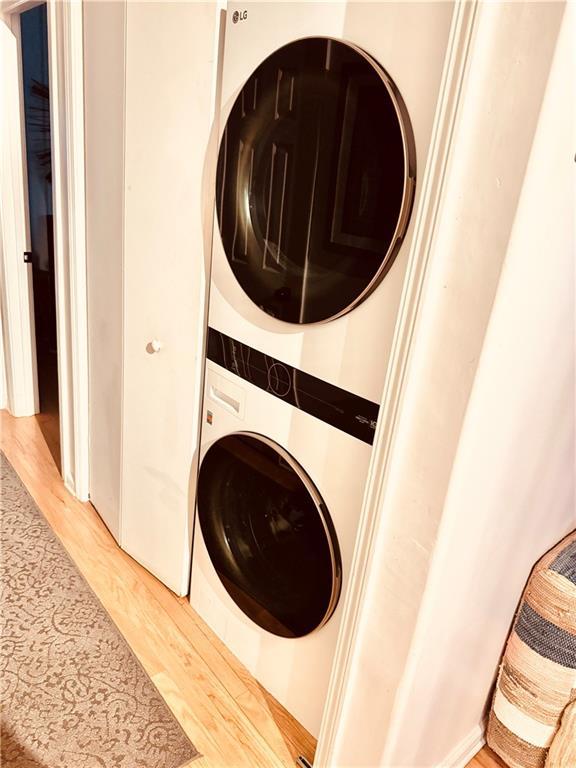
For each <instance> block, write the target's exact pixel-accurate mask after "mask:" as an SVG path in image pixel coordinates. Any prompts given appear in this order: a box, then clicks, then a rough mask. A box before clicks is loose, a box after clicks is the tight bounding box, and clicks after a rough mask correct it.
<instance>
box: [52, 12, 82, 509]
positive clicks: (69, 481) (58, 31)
mask: <svg viewBox="0 0 576 768" xmlns="http://www.w3.org/2000/svg"><path fill="white" fill-rule="evenodd" d="M48 40H49V64H50V92H51V99H50V105H51V123H52V168H53V172H52V177H53V189H52V196H53V210H54V269H55V277H56V316H57V326H58V385H59V397H60V444H61V453H62V476H63V478H64V483H65V485H66V487H67V488H68V489H69V490H70V491H71V492H72V493H74V495H76V496H77V497H78V498H79V499H81V500H83V501H85V500H87V499H88V495H89V452H88V448H89V443H88V328H87V314H88V306H87V295H86V214H85V183H84V63H83V38H82V3H81V0H68V2H66V3H61V2H57V0H48Z"/></svg>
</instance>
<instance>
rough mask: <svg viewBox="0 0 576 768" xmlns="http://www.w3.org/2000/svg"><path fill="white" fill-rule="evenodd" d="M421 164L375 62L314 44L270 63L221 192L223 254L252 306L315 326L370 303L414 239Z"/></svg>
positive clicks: (235, 117)
mask: <svg viewBox="0 0 576 768" xmlns="http://www.w3.org/2000/svg"><path fill="white" fill-rule="evenodd" d="M414 155H415V153H414V142H413V137H412V131H411V127H410V122H409V119H408V115H407V112H406V109H405V107H404V104H403V102H402V99H401V97H400V95H399V93H398V91H397V89H396V88H395V87H394V85H393V83H392V82H391V81H390V79H389V78H388V76H387V75H386V73H385V72H384V70H383V69H382V68H381V67H380V66H379V65H378V64H376V62H374V61H373V60H372V59H371V58H370V57H369V56H368V55H367V54H365V53H364V52H362V51H360V50H359V49H357V48H355V47H353V46H351V45H348V44H345V43H341V42H338V41H335V40H331V39H328V38H307V39H305V40H299V41H297V42H294V43H290V44H289V45H286V46H284V47H283V48H281V49H279V50H278V51H276V52H275V53H273V54H272V55H271V56H270V57H269V58H268V59H266V60H265V61H264V62H263V63H262V64H261V65H260V66H259V67H258V69H257V70H256V71H255V72H254V73H253V74H252V76H251V77H250V79H249V80H248V81H247V83H246V84H245V85H244V87H243V89H242V91H241V92H240V94H239V96H238V98H237V99H236V101H235V103H234V106H233V107H232V111H231V113H230V116H229V118H228V121H227V124H226V128H225V131H224V135H223V137H222V142H221V145H220V152H219V157H218V173H217V182H216V187H217V188H216V208H217V216H218V223H219V227H220V234H221V237H222V243H223V245H224V250H225V252H226V256H227V258H228V261H229V263H230V266H231V268H232V271H233V273H234V275H235V276H236V279H237V280H238V282H239V283H240V285H241V286H242V288H243V289H244V291H245V292H246V293H247V294H248V296H249V297H250V298H251V299H252V301H254V302H255V303H256V304H257V305H258V306H259V307H261V309H263V310H264V311H265V312H267V313H268V314H270V315H272V316H274V317H277V318H279V319H280V320H284V321H286V322H290V323H314V322H320V321H325V320H329V319H332V318H334V317H338V316H339V315H341V314H344V313H345V312H347V311H349V310H350V309H352V308H353V307H354V306H355V305H357V304H358V303H359V302H360V301H362V300H363V299H364V298H366V296H368V295H369V294H370V292H371V291H372V290H373V289H374V288H375V287H376V286H377V285H378V283H379V282H380V280H381V279H382V278H383V277H384V275H385V274H386V271H387V270H388V268H389V267H390V265H391V263H392V262H393V260H394V257H395V256H396V253H397V251H398V248H399V246H400V243H401V241H402V237H403V236H404V233H405V230H406V227H407V224H408V220H409V216H410V211H411V207H412V200H413V194H414V177H415V160H414Z"/></svg>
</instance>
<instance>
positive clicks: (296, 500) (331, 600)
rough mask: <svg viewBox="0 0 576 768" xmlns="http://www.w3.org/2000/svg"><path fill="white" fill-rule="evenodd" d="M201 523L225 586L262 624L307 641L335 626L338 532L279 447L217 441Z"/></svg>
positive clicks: (239, 437)
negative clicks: (331, 624) (332, 621)
mask: <svg viewBox="0 0 576 768" xmlns="http://www.w3.org/2000/svg"><path fill="white" fill-rule="evenodd" d="M198 519H199V521H200V527H201V529H202V535H203V537H204V542H205V544H206V548H207V550H208V553H209V555H210V558H211V560H212V563H213V565H214V568H215V569H216V572H217V574H218V576H219V578H220V580H221V581H222V584H223V585H224V587H225V588H226V590H227V592H228V594H229V595H230V596H231V597H232V599H233V600H234V602H235V603H236V604H237V605H238V606H239V607H240V608H241V609H242V611H243V612H244V613H245V614H246V615H247V616H249V617H250V618H251V619H252V620H253V621H254V622H255V623H256V624H258V625H259V626H261V627H263V628H264V629H266V630H268V631H269V632H272V633H273V634H275V635H280V636H282V637H301V636H303V635H307V634H309V633H310V632H312V631H313V630H315V629H317V628H318V627H320V626H322V625H323V624H324V623H325V622H326V621H327V620H328V619H329V617H330V616H331V614H332V612H333V611H334V608H335V607H336V603H337V601H338V597H339V593H340V586H341V570H342V569H341V561H340V553H339V548H338V542H337V538H336V533H335V531H334V528H333V525H332V522H331V520H330V516H329V514H328V512H327V510H326V509H325V507H324V505H323V503H322V500H321V498H320V496H319V494H318V492H317V491H316V489H315V488H314V487H313V485H312V484H311V481H310V480H309V478H308V477H307V476H306V475H305V473H304V471H303V470H302V469H301V468H300V467H299V466H298V465H297V463H296V462H295V461H294V459H292V457H291V456H289V454H287V453H286V452H285V451H284V450H283V449H282V448H280V446H277V445H275V444H274V443H272V442H271V441H270V440H268V439H266V438H263V437H261V436H259V435H256V434H252V433H250V434H248V433H235V434H231V435H227V436H226V437H224V438H222V439H220V440H218V441H216V442H215V443H214V444H213V445H212V446H211V447H210V449H209V450H208V451H207V453H206V456H205V457H204V460H203V462H202V465H201V468H200V474H199V479H198Z"/></svg>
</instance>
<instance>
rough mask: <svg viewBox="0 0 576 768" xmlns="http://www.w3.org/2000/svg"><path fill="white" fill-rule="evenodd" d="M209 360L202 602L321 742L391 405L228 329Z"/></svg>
mask: <svg viewBox="0 0 576 768" xmlns="http://www.w3.org/2000/svg"><path fill="white" fill-rule="evenodd" d="M208 354H209V360H208V362H207V366H206V379H205V398H204V425H203V430H202V448H201V456H200V460H201V464H200V472H199V478H198V487H197V509H196V523H195V532H194V549H193V555H192V581H191V590H190V601H191V603H192V606H193V607H194V609H195V610H196V611H197V612H198V613H199V614H200V616H202V618H203V619H204V620H205V621H206V622H207V623H208V624H209V625H210V626H211V628H212V629H213V630H214V631H215V632H216V634H217V635H218V636H219V637H220V638H221V640H223V642H224V643H225V644H226V645H227V646H228V648H230V650H231V651H232V652H233V653H234V654H235V655H236V656H237V657H238V658H239V659H240V660H241V661H242V662H243V663H244V664H245V666H246V667H247V668H248V669H249V671H250V672H251V673H252V674H253V675H254V677H255V678H256V679H257V680H258V681H259V682H260V683H261V684H262V685H263V686H264V687H265V688H266V689H267V690H268V691H270V693H272V695H273V696H274V697H275V698H276V699H277V700H278V701H279V702H280V703H281V704H283V705H284V707H286V709H287V710H288V711H289V712H290V713H291V714H292V715H293V716H294V717H295V718H296V719H297V720H298V721H299V722H301V723H302V724H303V725H304V726H305V727H306V728H307V729H308V730H309V731H310V732H311V733H312V734H314V735H315V736H317V735H318V731H319V728H320V721H321V717H322V710H323V706H324V700H325V697H326V690H327V687H328V681H329V677H330V670H331V665H332V661H333V655H334V649H335V646H336V639H337V636H338V629H339V624H340V612H341V608H342V602H341V599H340V598H341V594H342V588H343V585H344V583H345V580H346V577H347V574H348V572H349V569H350V563H351V559H352V553H353V547H354V540H355V535H356V529H357V526H358V517H359V511H360V507H361V503H362V495H363V493H364V486H365V482H366V474H367V470H368V464H369V461H370V453H371V442H372V424H373V422H374V421H375V419H376V417H377V414H378V406H377V405H376V404H375V403H372V402H370V401H369V400H365V399H364V398H361V397H358V396H357V395H353V394H351V393H348V392H345V391H344V390H341V389H339V388H338V387H335V386H334V385H332V384H329V383H326V382H323V381H322V380H320V379H317V378H315V377H313V376H310V375H309V374H306V373H305V372H303V371H299V370H297V369H295V368H293V367H290V366H287V365H285V364H284V363H282V362H281V361H279V360H277V359H274V358H272V357H271V356H269V355H265V354H264V353H262V352H259V351H257V350H255V349H253V348H251V347H248V346H247V345H244V344H241V343H239V342H237V341H235V340H233V339H231V338H230V337H228V336H225V335H224V334H221V333H219V332H217V331H210V335H209V345H208ZM335 423H338V424H339V425H340V426H339V427H336V426H334V424H335Z"/></svg>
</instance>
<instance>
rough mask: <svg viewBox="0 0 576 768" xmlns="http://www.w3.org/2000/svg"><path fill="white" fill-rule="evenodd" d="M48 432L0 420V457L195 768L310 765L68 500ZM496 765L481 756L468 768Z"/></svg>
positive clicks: (211, 646) (220, 658)
mask: <svg viewBox="0 0 576 768" xmlns="http://www.w3.org/2000/svg"><path fill="white" fill-rule="evenodd" d="M52 426H54V425H52ZM52 432H54V430H51V428H50V425H47V424H46V419H41V420H38V419H37V418H34V417H32V418H20V419H15V418H13V417H12V416H10V415H9V414H8V413H7V412H6V411H0V448H1V449H2V450H3V451H4V453H5V454H6V456H7V458H8V460H9V461H10V462H11V464H12V466H13V467H14V469H15V470H16V472H17V473H18V474H19V475H20V478H21V479H22V481H23V482H24V484H25V485H26V487H27V488H28V491H29V492H30V494H31V495H32V497H33V498H34V500H35V501H36V503H37V504H38V506H39V507H40V509H41V510H42V512H43V513H44V515H45V516H46V518H47V520H48V522H49V523H50V525H51V526H52V528H53V529H54V530H55V531H56V534H57V535H58V536H59V537H60V539H61V540H62V542H63V544H64V546H65V547H66V549H67V550H68V552H69V554H70V555H71V557H72V559H73V560H74V561H75V563H76V564H77V566H78V568H79V569H80V571H81V572H82V573H83V575H84V576H85V578H86V579H87V581H88V582H89V584H90V586H91V587H92V589H93V590H94V591H95V592H96V594H97V595H98V597H99V598H100V600H101V601H102V603H103V604H104V606H105V607H106V609H107V610H108V612H109V614H110V615H111V617H112V619H113V620H114V621H115V623H116V624H117V626H118V627H119V629H120V631H121V632H122V633H123V635H124V637H125V638H126V639H127V641H128V643H129V644H130V646H131V647H132V649H133V651H134V653H135V654H136V656H137V657H138V658H139V660H140V662H141V663H142V665H143V666H144V668H145V669H146V671H147V672H148V674H149V675H150V677H151V678H152V680H153V681H154V683H155V684H156V686H157V688H158V689H159V691H160V693H161V694H162V695H163V696H164V698H165V699H166V701H167V703H168V705H169V706H170V708H171V709H172V711H173V712H174V715H175V716H176V717H177V719H178V720H179V721H180V723H181V724H182V726H183V728H184V730H185V731H186V733H187V734H188V736H189V737H190V739H191V740H192V742H193V743H194V744H195V745H196V747H197V749H198V750H199V751H200V752H201V753H202V754H203V757H202V758H201V759H200V760H198V761H196V762H195V763H194V766H198V768H244V767H245V768H277V767H278V768H280V767H282V766H294V763H295V760H296V758H297V756H298V755H299V754H303V755H305V756H306V757H307V758H308V760H310V761H312V759H313V755H314V750H315V746H316V744H315V740H314V739H313V738H312V736H310V734H309V733H307V732H306V731H305V730H304V729H303V728H302V727H301V726H300V725H299V724H298V723H296V721H295V720H294V719H293V718H292V717H291V716H290V715H289V714H288V713H287V712H286V711H285V710H284V709H283V708H282V707H281V706H280V705H279V704H278V703H277V702H276V701H275V700H274V699H273V698H272V697H271V696H270V695H269V694H267V693H266V692H265V691H264V690H263V689H262V688H261V686H259V685H258V683H257V682H256V681H255V680H254V679H253V678H252V677H251V675H250V674H249V673H248V672H247V670H246V669H244V667H243V666H242V665H241V664H239V662H238V661H236V659H235V658H234V657H233V656H232V655H231V654H230V653H229V652H228V651H227V649H226V648H225V646H224V645H223V644H222V643H221V642H220V641H219V640H218V638H217V637H216V636H215V635H214V634H213V633H212V632H211V631H210V629H209V628H208V627H207V626H206V624H204V622H203V621H202V620H201V619H200V618H199V617H198V616H197V614H196V613H195V612H194V611H193V610H192V609H191V607H190V605H189V603H188V601H187V600H186V599H185V598H178V597H176V595H174V594H173V593H172V592H170V590H168V589H167V588H166V587H164V586H163V585H162V584H161V583H160V582H159V581H158V580H157V579H155V578H154V577H153V576H152V575H151V574H149V573H148V572H147V571H146V570H145V569H144V568H142V567H141V566H139V565H138V564H137V563H136V562H135V561H134V560H132V558H130V557H129V556H128V555H127V554H126V553H124V552H123V551H122V550H121V549H120V548H119V547H118V546H117V545H116V543H115V541H114V539H113V538H112V536H111V535H110V533H109V532H108V530H107V529H106V527H105V526H104V524H103V523H102V521H101V520H100V518H99V517H98V515H97V513H96V512H95V510H94V508H93V507H92V505H91V504H83V503H81V502H79V501H77V500H76V499H75V498H74V497H73V496H71V494H69V493H68V491H67V490H66V489H65V487H64V485H63V482H62V479H61V477H60V475H59V473H58V470H57V468H56V464H55V461H54V458H53V455H52V452H53V450H54V449H53V446H52V445H51V446H50V447H49V445H48V444H47V442H46V439H45V437H44V434H51V433H52ZM43 433H44V434H43ZM51 451H52V452H51ZM502 765H503V763H501V761H500V760H498V758H497V757H496V756H495V755H494V754H493V753H491V752H490V751H489V750H488V749H487V748H484V749H483V750H482V751H481V752H479V753H478V755H477V756H476V757H475V758H474V759H473V760H472V762H471V763H470V764H469V768H496V767H497V766H502Z"/></svg>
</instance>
